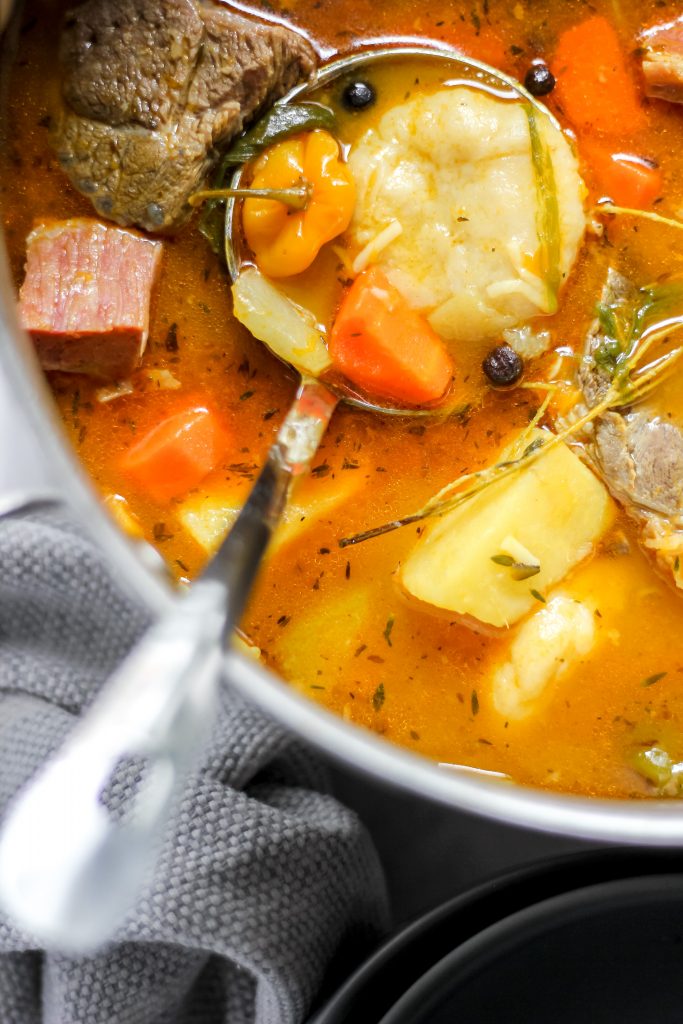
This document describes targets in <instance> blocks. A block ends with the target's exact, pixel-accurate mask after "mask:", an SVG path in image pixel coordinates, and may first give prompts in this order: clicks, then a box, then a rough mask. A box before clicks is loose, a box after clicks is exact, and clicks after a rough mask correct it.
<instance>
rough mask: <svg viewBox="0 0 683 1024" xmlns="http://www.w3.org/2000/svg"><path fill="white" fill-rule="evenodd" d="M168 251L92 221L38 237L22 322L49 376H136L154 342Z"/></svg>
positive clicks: (29, 261)
mask: <svg viewBox="0 0 683 1024" xmlns="http://www.w3.org/2000/svg"><path fill="white" fill-rule="evenodd" d="M161 248H162V246H161V243H160V242H153V241H151V240H150V239H147V238H141V237H140V236H139V235H136V234H134V233H133V232H132V231H123V230H122V229H121V228H115V227H107V226H105V225H104V224H100V223H98V222H97V221H94V220H87V219H74V220H66V221H58V222H54V223H52V224H43V225H40V226H39V227H37V228H35V230H33V231H32V232H31V234H30V235H29V237H28V240H27V258H26V278H25V280H24V283H23V285H22V287H21V292H20V296H19V316H20V319H21V323H22V325H23V327H24V328H25V329H26V330H27V331H28V332H29V333H30V334H31V336H32V337H33V340H34V342H35V346H36V351H37V353H38V358H39V359H40V361H41V363H42V365H43V366H44V367H45V369H46V370H64V371H66V372H69V373H87V374H90V375H91V376H93V377H98V378H101V379H102V380H119V379H121V378H122V377H126V376H127V375H128V374H130V372H131V371H132V370H133V369H134V368H135V367H136V366H137V365H138V363H139V361H140V357H141V356H142V353H143V351H144V348H145V344H146V342H147V334H148V332H149V307H150V297H151V293H152V287H153V285H154V279H155V277H156V274H157V271H158V268H159V261H160V259H161Z"/></svg>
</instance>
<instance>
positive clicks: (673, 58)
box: [642, 18, 683, 103]
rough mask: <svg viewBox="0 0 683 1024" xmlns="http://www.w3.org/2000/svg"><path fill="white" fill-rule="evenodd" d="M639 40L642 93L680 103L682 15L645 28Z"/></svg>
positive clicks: (682, 89) (682, 93)
mask: <svg viewBox="0 0 683 1024" xmlns="http://www.w3.org/2000/svg"><path fill="white" fill-rule="evenodd" d="M642 43H643V75H644V76H645V93H646V95H647V96H651V97H653V98H655V99H658V100H669V101H670V102H671V103H683V18H677V19H676V21H670V22H667V23H666V24H665V25H655V26H654V27H653V28H650V29H648V30H647V31H646V32H645V33H643V37H642Z"/></svg>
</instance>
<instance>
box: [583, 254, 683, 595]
mask: <svg viewBox="0 0 683 1024" xmlns="http://www.w3.org/2000/svg"><path fill="white" fill-rule="evenodd" d="M637 294H638V293H637V289H636V288H635V287H634V286H633V285H632V284H631V282H630V281H629V280H628V279H627V278H625V277H623V276H622V275H621V274H619V273H617V272H616V271H614V270H610V271H609V274H608V277H607V282H606V284H605V287H604V289H603V293H602V296H601V304H602V306H603V307H612V308H615V307H617V308H618V306H619V305H620V304H622V303H623V304H624V306H628V305H629V304H632V303H634V301H635V300H636V298H637ZM606 342H609V339H608V338H607V337H606V335H605V334H604V333H603V331H602V329H601V327H600V324H599V323H598V322H597V321H596V322H595V324H594V325H593V327H592V328H591V330H590V332H589V334H588V337H587V339H586V346H585V350H584V354H583V358H582V361H581V365H580V369H579V383H580V385H581V389H582V391H583V394H584V397H585V399H586V404H587V405H588V407H589V408H592V407H593V406H595V405H597V404H598V402H599V401H600V400H601V399H602V398H603V397H604V395H605V393H606V391H607V389H608V387H609V383H610V379H611V378H610V375H609V372H608V370H607V369H605V368H603V367H601V366H600V365H599V360H598V361H596V358H595V356H596V353H597V352H598V350H599V349H600V348H601V346H604V345H605V343H606ZM585 440H586V451H587V453H588V454H589V456H590V457H591V459H592V461H593V463H594V465H595V467H596V469H597V470H598V472H599V473H600V475H601V477H602V479H603V480H604V482H605V484H606V486H607V488H608V489H609V490H610V492H611V493H612V495H613V496H614V497H615V498H616V499H617V501H618V502H619V503H620V504H621V505H622V506H623V507H624V509H625V510H626V512H627V513H628V515H629V516H630V517H631V518H632V519H633V520H634V521H635V522H636V523H637V524H638V525H639V527H640V538H641V542H642V544H643V546H644V547H645V548H646V549H648V550H649V551H651V552H653V553H654V555H655V557H656V559H657V563H658V565H659V567H660V568H661V569H662V570H663V571H664V572H665V574H666V575H668V576H669V577H670V578H672V579H673V581H674V582H675V584H676V586H678V587H679V588H682V589H683V421H681V422H676V419H675V418H673V417H672V418H669V416H668V414H661V413H660V412H659V411H658V410H656V409H655V410H653V408H652V406H651V405H650V403H649V402H645V403H641V404H639V405H635V406H633V407H631V408H627V409H625V410H624V411H614V412H612V411H610V412H606V413H604V414H603V415H602V416H600V417H598V418H597V419H596V420H595V421H594V422H593V424H592V425H591V427H590V430H589V432H588V433H587V435H586V438H585Z"/></svg>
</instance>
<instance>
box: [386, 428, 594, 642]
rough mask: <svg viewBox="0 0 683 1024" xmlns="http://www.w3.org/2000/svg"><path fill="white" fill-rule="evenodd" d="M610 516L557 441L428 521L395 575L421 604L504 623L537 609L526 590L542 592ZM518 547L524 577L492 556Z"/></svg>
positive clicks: (508, 555)
mask: <svg viewBox="0 0 683 1024" xmlns="http://www.w3.org/2000/svg"><path fill="white" fill-rule="evenodd" d="M548 436H549V435H548V434H547V433H546V432H543V431H536V432H535V433H534V437H538V438H546V439H547V438H548ZM613 515H614V509H613V505H612V502H611V499H610V497H609V495H608V493H607V491H606V489H605V487H604V486H603V485H602V484H601V483H600V481H599V480H598V479H597V478H596V477H595V476H594V475H593V474H592V473H591V471H590V470H589V469H587V468H586V466H584V464H583V463H582V462H581V460H580V459H579V458H578V457H577V456H576V455H574V453H573V452H572V451H570V449H569V448H568V447H567V446H566V445H564V444H559V445H556V446H555V447H553V448H551V449H550V450H549V451H548V452H547V453H545V454H544V455H541V456H540V457H539V458H538V459H536V460H535V461H534V462H531V463H530V464H529V465H528V466H526V467H524V468H523V469H520V470H519V471H518V472H517V473H515V474H513V475H512V476H509V477H507V478H505V479H504V480H501V481H500V483H496V484H493V485H492V486H491V487H489V488H488V489H487V490H485V491H483V492H482V493H481V494H480V495H478V496H477V497H475V498H472V500H471V501H468V502H466V503H465V504H464V505H461V506H460V507H459V508H456V509H454V510H453V511H452V512H448V513H447V514H446V515H444V516H442V517H441V518H438V519H433V520H432V521H431V522H430V523H429V525H428V526H427V529H426V530H425V532H424V533H423V534H422V536H421V537H420V539H419V540H418V542H417V544H416V545H415V547H414V549H413V550H412V552H411V553H410V554H409V556H408V558H407V559H406V561H405V562H404V563H403V565H402V566H401V567H400V568H399V578H400V581H401V584H402V586H403V587H404V588H405V590H406V591H407V592H408V594H410V595H411V596H412V597H414V598H417V599H418V600H420V601H424V602H425V603H426V604H430V605H434V606H435V607H437V608H443V609H447V610H448V611H450V612H454V613H455V614H457V615H460V616H467V617H472V618H474V619H477V620H478V621H479V622H481V623H485V624H486V625H489V626H495V627H505V626H510V625H512V624H513V623H514V622H517V621H518V620H519V619H521V618H522V616H524V615H526V614H527V613H528V612H530V611H531V610H532V608H534V607H538V597H536V596H534V594H533V593H532V591H535V592H536V593H537V594H539V595H541V596H545V594H546V593H547V591H548V590H549V588H551V587H553V586H554V585H555V584H556V583H558V582H559V581H560V580H562V579H563V578H564V577H565V576H566V575H567V573H568V572H569V571H570V569H572V568H573V567H574V566H575V565H578V563H579V562H582V561H583V560H584V559H585V558H586V557H587V556H588V555H590V554H591V552H592V551H593V549H594V546H595V544H596V543H597V541H598V540H599V539H600V537H601V536H602V534H603V533H604V532H605V530H606V529H607V528H608V527H609V525H610V523H611V521H612V518H613ZM524 550H526V551H528V552H530V553H533V559H534V562H533V564H532V565H531V566H530V567H528V570H527V575H526V578H519V576H520V575H521V576H524V575H525V573H524V571H522V572H521V573H520V572H518V571H517V572H516V571H515V568H514V566H511V565H509V564H508V565H505V564H499V563H498V562H497V561H492V559H493V558H500V556H503V561H507V562H509V561H510V560H514V558H515V556H514V552H517V551H524ZM536 570H538V571H536ZM515 577H518V578H515Z"/></svg>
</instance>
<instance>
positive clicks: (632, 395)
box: [339, 284, 683, 548]
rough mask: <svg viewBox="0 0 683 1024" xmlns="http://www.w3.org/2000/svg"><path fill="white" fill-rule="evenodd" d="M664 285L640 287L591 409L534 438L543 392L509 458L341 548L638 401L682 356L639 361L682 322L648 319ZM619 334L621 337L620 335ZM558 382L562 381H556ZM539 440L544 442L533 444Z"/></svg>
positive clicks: (422, 513) (482, 486)
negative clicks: (626, 330) (626, 329)
mask: <svg viewBox="0 0 683 1024" xmlns="http://www.w3.org/2000/svg"><path fill="white" fill-rule="evenodd" d="M667 287H668V286H666V285H665V286H653V287H652V288H645V289H640V292H641V293H643V294H644V296H645V299H646V301H645V302H643V303H641V306H640V307H638V306H636V307H635V309H634V319H633V320H632V324H633V326H632V328H631V329H630V333H629V334H628V335H624V336H623V337H622V335H621V334H616V338H615V339H613V340H617V341H618V342H619V346H620V348H619V352H618V354H617V361H616V362H615V372H614V373H613V374H610V380H609V383H608V385H607V388H606V391H605V393H604V395H603V397H602V398H601V399H600V401H599V402H597V403H596V404H595V405H594V406H593V407H592V408H591V409H588V410H587V411H586V412H584V413H583V414H581V415H579V416H577V417H576V418H575V419H574V420H573V421H572V422H571V423H569V424H567V425H566V426H565V427H564V428H563V429H562V430H560V431H559V432H558V433H557V434H553V433H550V431H549V432H548V436H547V439H545V438H533V432H534V430H535V429H536V428H537V427H538V425H539V424H540V423H541V421H542V419H543V417H544V416H545V413H546V411H547V408H548V405H549V403H550V399H551V396H552V392H549V393H548V394H546V397H545V398H544V400H543V402H542V403H541V405H540V407H539V409H538V411H537V413H536V415H535V416H534V417H533V419H532V420H531V422H530V423H529V425H528V426H527V427H526V428H525V429H524V430H523V431H522V432H521V434H520V435H519V437H518V438H517V441H516V442H515V445H514V447H513V449H512V451H509V452H508V453H507V457H506V458H505V459H504V460H503V461H502V462H497V463H496V464H495V465H493V466H489V467H487V468H486V469H482V470H478V471H477V472H475V473H464V474H463V475H462V476H460V477H458V479H457V480H454V481H453V482H452V483H450V484H447V485H446V486H445V487H443V488H442V489H441V490H440V491H439V492H438V494H436V495H435V496H434V497H433V498H431V499H430V500H429V501H428V502H427V503H426V504H425V505H423V506H422V508H420V509H418V510H417V511H416V512H414V513H412V514H411V515H408V516H403V517H402V518H400V519H395V520H393V521H392V522H390V523H384V524H382V525H381V526H375V527H373V528H372V529H370V530H364V531H362V532H361V533H357V534H354V535H353V536H351V537H344V538H343V539H342V540H340V541H339V545H340V547H342V548H345V547H348V546H350V545H352V544H360V543H362V542H364V541H366V540H372V539H373V538H375V537H380V536H382V535H383V534H385V533H391V532H392V531H393V530H398V529H400V528H401V527H403V526H410V525H411V524H413V523H419V522H421V521H422V520H424V519H428V518H431V517H432V516H443V515H445V514H446V513H448V512H452V511H453V510H454V509H456V508H459V507H460V506H461V505H463V504H464V503H465V502H467V501H471V500H472V498H475V497H477V496H478V495H479V494H482V493H483V492H484V491H485V490H487V489H488V488H489V487H491V486H492V485H493V484H497V483H499V482H500V481H501V480H505V479H506V478H507V477H509V476H512V475H513V474H514V473H518V472H519V471H520V470H521V469H526V468H527V467H528V466H530V465H531V464H532V463H533V462H535V461H536V460H537V459H539V458H543V456H544V455H545V454H546V453H547V452H549V451H550V450H551V449H552V448H554V447H556V445H558V444H562V443H563V442H564V441H567V440H568V439H569V438H571V437H574V436H575V435H577V434H580V433H581V431H582V430H583V429H584V427H586V426H587V425H588V424H589V423H592V422H593V420H596V419H598V418H599V417H600V416H603V415H604V414H605V413H606V412H610V411H615V410H618V409H621V408H623V407H624V406H629V405H633V404H635V403H636V402H639V401H642V399H643V398H645V397H646V396H647V395H648V394H649V393H650V392H651V391H652V390H653V389H654V388H656V387H657V386H658V385H659V384H660V383H661V382H662V380H663V379H664V377H665V376H667V374H668V373H669V372H670V371H671V370H672V369H673V367H674V365H675V364H676V363H677V362H678V360H679V359H680V357H681V355H683V346H679V347H678V348H676V349H674V350H672V351H671V352H668V353H666V354H665V355H663V356H661V357H660V358H659V359H656V360H654V361H653V362H651V363H649V364H647V365H645V366H644V367H641V365H640V364H641V361H642V358H643V356H644V355H645V354H646V352H647V351H648V349H649V348H650V347H651V345H652V344H653V342H654V341H655V340H656V339H657V338H661V337H662V336H663V335H664V334H666V333H668V332H669V331H670V330H671V325H672V323H673V322H674V320H675V325H676V326H679V325H681V324H683V313H682V314H681V316H680V317H677V318H671V317H670V318H669V319H668V320H667V326H666V328H665V327H664V325H663V324H661V323H653V322H652V318H653V316H654V315H655V314H656V310H657V309H659V311H660V312H661V310H662V308H663V306H662V304H663V303H664V295H662V294H659V295H653V292H655V291H656V290H657V289H662V288H667ZM678 287H680V288H681V291H680V293H679V295H680V301H681V306H682V307H683V284H680V285H678ZM666 301H667V302H670V301H673V292H667V294H666ZM658 302H659V305H658ZM610 309H611V307H610ZM612 312H614V314H615V316H617V310H616V309H615V310H612ZM600 322H601V326H603V323H604V322H606V321H605V314H604V313H603V317H602V319H601V321H600ZM622 322H623V321H622ZM619 330H622V328H619ZM620 338H621V341H620V340H619V339H620ZM622 343H623V348H622ZM558 386H560V385H559V384H558ZM537 441H539V442H542V443H540V444H537V443H536V442H537Z"/></svg>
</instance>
